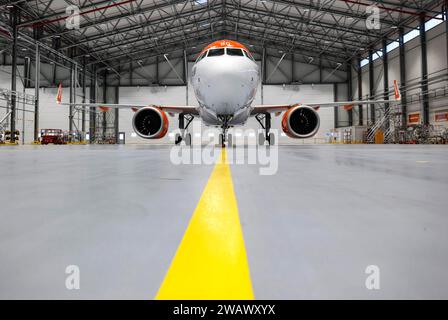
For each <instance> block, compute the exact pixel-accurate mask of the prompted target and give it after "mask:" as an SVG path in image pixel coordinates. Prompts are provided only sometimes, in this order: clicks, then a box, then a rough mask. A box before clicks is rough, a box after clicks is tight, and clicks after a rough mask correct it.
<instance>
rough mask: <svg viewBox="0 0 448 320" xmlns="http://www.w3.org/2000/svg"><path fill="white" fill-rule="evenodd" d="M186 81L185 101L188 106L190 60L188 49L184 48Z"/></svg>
mask: <svg viewBox="0 0 448 320" xmlns="http://www.w3.org/2000/svg"><path fill="white" fill-rule="evenodd" d="M184 83H185V102H186V104H185V105H186V106H188V60H187V51H186V50H184Z"/></svg>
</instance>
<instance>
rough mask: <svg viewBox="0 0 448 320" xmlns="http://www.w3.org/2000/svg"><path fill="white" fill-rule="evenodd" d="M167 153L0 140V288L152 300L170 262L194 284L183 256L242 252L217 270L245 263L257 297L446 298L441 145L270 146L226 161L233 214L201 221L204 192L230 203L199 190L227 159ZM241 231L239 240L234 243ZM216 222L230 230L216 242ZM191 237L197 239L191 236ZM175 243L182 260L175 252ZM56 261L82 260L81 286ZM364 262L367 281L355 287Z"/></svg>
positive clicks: (6, 293)
mask: <svg viewBox="0 0 448 320" xmlns="http://www.w3.org/2000/svg"><path fill="white" fill-rule="evenodd" d="M237 149H238V148H237ZM241 149H243V148H241ZM273 150H274V149H272V150H271V151H272V152H274V151H273ZM170 152H171V148H170V147H168V146H131V145H126V146H45V147H44V146H26V147H25V146H24V147H1V148H0V168H1V184H0V221H1V223H0V257H1V263H0V298H2V299H5V298H30V299H47V298H61V299H77V298H87V299H88V298H100V299H101V298H137V299H153V298H155V297H156V295H157V293H158V292H159V294H160V291H159V290H160V288H161V286H163V285H168V284H167V282H169V281H165V282H164V279H165V280H166V278H165V277H168V276H167V274H169V273H167V271H168V270H171V269H173V268H174V269H176V270H174V271H173V272H172V273H173V274H175V273H176V272H177V274H178V275H179V274H180V275H181V276H182V272H184V274H183V276H184V277H185V278H188V277H193V280H194V281H196V283H198V285H200V284H199V283H200V282H201V279H200V277H201V273H196V274H194V275H192V273H194V271H191V270H190V269H188V268H189V266H188V262H189V261H191V263H192V264H194V263H197V261H201V263H202V264H204V265H205V268H206V269H207V261H209V260H208V259H210V260H213V259H215V260H214V263H219V262H222V263H227V260H232V259H240V260H238V261H239V262H241V264H238V265H237V263H235V264H234V265H228V266H227V265H226V268H227V267H228V268H229V269H225V270H224V271H223V273H222V274H218V275H217V274H215V276H220V277H223V278H224V279H223V280H224V282H229V283H232V281H231V279H230V278H231V277H232V275H234V274H235V273H232V271H229V270H230V269H232V268H235V269H241V270H243V272H242V273H239V274H237V276H238V277H242V278H245V277H246V278H247V279H246V280H247V281H248V283H249V286H251V288H249V289H250V290H253V292H252V293H253V296H254V297H255V298H257V299H305V298H311V299H320V298H336V299H340V298H360V299H371V298H372V299H379V298H385V299H388V298H398V299H400V298H410V299H413V298H424V299H426V298H428V299H429V298H436V299H437V298H445V299H447V298H448V277H447V276H446V266H447V265H448V232H447V230H448V214H447V208H448V196H447V195H448V193H447V191H448V171H447V170H446V168H447V165H448V156H447V154H448V150H447V148H446V146H397V145H382V146H377V145H371V146H365V145H302V146H280V147H279V148H278V170H277V171H276V172H275V174H273V175H260V166H259V165H254V164H232V165H230V168H231V175H232V177H231V181H232V180H233V190H234V194H235V196H236V201H237V205H238V209H237V210H236V212H237V214H236V216H235V219H233V220H232V221H231V222H229V221H225V222H223V223H222V225H221V224H220V223H219V221H214V223H217V224H216V225H213V226H212V227H211V226H210V224H207V223H209V222H210V221H212V220H210V219H211V218H213V217H210V216H207V214H208V215H210V213H209V212H208V211H207V210H211V212H213V210H219V208H213V207H212V206H210V207H207V205H206V204H207V201H224V202H222V203H223V205H225V206H231V205H232V201H231V200H229V198H228V197H227V194H226V193H225V192H227V191H229V190H230V191H231V189H226V190H227V191H223V192H224V193H223V194H224V195H226V196H225V197H222V199H218V200H216V199H214V200H213V199H211V200H210V199H208V198H207V197H205V194H206V193H207V192H206V191H204V190H205V189H207V190H209V191H210V192H212V191H214V190H218V192H217V193H218V194H220V191H219V190H220V189H219V188H220V187H221V186H227V187H229V188H231V185H230V186H229V185H228V184H226V183H227V182H228V181H227V180H226V181H227V182H226V181H224V180H223V181H221V180H220V179H221V178H222V179H227V178H226V177H225V175H226V174H227V173H226V172H227V171H225V168H224V167H222V168H221V169H222V170H221V169H219V167H218V169H219V170H217V167H214V166H213V165H205V164H202V165H200V164H197V165H187V164H181V165H174V164H173V163H172V162H171V161H170ZM231 152H233V150H232V149H228V151H227V153H228V156H230V153H231ZM245 162H247V161H245ZM217 166H218V165H217ZM220 170H221V171H220ZM223 170H224V171H223ZM216 172H218V173H216ZM223 177H224V178H223ZM212 178H213V179H215V180H214V181H215V182H216V183H215V184H213V183H211V182H210V181H211V180H212ZM206 186H207V187H206ZM213 188H218V189H213ZM230 191H229V192H230ZM203 193H204V194H203ZM229 194H230V193H229ZM229 197H230V198H231V195H230V196H229ZM198 203H199V204H200V203H203V204H204V203H205V207H202V209H201V210H202V211H201V210H200V208H199V209H198V207H201V205H198ZM195 208H196V210H195ZM232 210H233V209H232ZM193 212H194V216H195V219H196V221H193V220H195V219H193V218H192V215H193ZM238 217H239V219H238ZM204 221H205V223H204ZM228 223H230V224H228ZM189 224H190V227H188V229H187V226H189ZM192 225H194V226H192ZM235 226H236V227H235ZM240 226H241V228H240ZM201 228H203V230H202V229H201ZM206 228H208V230H205V229H206ZM223 228H224V231H223V230H222V229H223ZM217 230H220V231H217ZM241 230H242V235H244V241H240V242H235V243H234V242H232V241H233V240H232V239H233V238H232V235H231V233H235V234H237V233H238V232H240V231H241ZM202 231H204V232H203V233H202ZM195 232H196V234H195ZM214 232H224V233H223V234H221V236H222V235H224V236H225V237H227V236H228V238H227V240H228V241H224V242H223V243H221V244H217V243H215V242H214V240H215V238H214V234H213V233H214ZM226 232H228V233H229V234H228V235H226ZM187 233H188V234H189V236H187ZM209 235H210V237H209ZM201 236H202V237H203V238H205V239H202V241H205V242H206V244H207V245H206V246H202V245H203V243H202V244H200V245H199V246H195V243H197V242H194V241H198V240H197V239H198V238H201ZM192 239H193V240H192ZM190 240H191V241H190ZM188 241H190V243H187V242H188ZM207 241H208V242H207ZM180 244H182V245H180ZM218 246H222V247H223V248H221V249H217V247H218ZM178 248H179V250H178ZM195 248H196V249H195ZM197 248H202V249H203V250H205V251H207V250H208V251H210V252H201V251H199V252H198V251H197ZM189 249H191V250H196V252H194V253H191V252H189V251H188V250H189ZM182 250H183V251H182ZM220 250H224V251H220ZM225 250H227V251H229V250H230V251H231V252H227V256H224V257H222V256H221V257H217V255H218V254H217V253H221V252H225ZM232 250H235V252H233V251H232ZM176 251H177V254H176ZM179 251H182V252H184V253H185V257H187V258H186V260H184V261H181V262H179V263H177V264H176V263H175V261H176V260H181V259H182V254H180V253H179ZM236 251H238V254H236ZM213 253H215V256H213ZM202 254H203V255H202ZM236 256H237V257H236ZM246 256H247V265H248V267H247V268H248V270H250V275H249V273H247V274H245V273H244V268H245V267H246V265H245V259H246ZM188 259H191V260H188ZM195 259H196V260H195ZM241 259H242V260H241ZM232 261H233V260H232ZM235 261H237V260H235ZM68 265H77V266H79V268H80V289H79V290H67V289H66V287H65V280H66V277H67V274H66V273H65V268H66V266H68ZM173 265H174V266H173ZM369 265H376V266H378V267H379V270H380V284H381V286H380V289H379V290H367V289H366V286H365V281H366V278H367V276H368V275H367V274H366V273H365V269H366V267H367V266H369ZM183 267H185V269H182V268H183ZM190 267H191V266H190ZM209 269H210V270H206V273H207V272H210V273H211V272H213V271H214V270H216V268H215V266H213V265H211V266H210V268H209ZM218 269H219V268H218ZM195 277H196V278H195ZM226 277H227V279H226ZM172 279H175V277H174V278H172ZM162 282H163V285H162ZM180 282H182V281H180ZM238 282H239V281H238ZM243 282H244V281H243ZM173 283H174V284H173ZM173 283H171V285H174V286H176V285H178V284H177V283H176V281H174V282H173ZM179 285H181V284H179ZM208 285H210V283H209V284H208ZM171 289H172V290H173V288H171ZM215 289H216V290H217V291H219V288H215ZM246 289H247V287H246ZM192 290H194V288H192ZM250 290H249V291H250ZM234 291H238V289H235V290H234ZM166 292H167V294H168V295H169V292H170V291H169V290H167V291H166ZM250 295H251V293H250V292H248V295H247V296H242V297H241V298H245V297H247V298H250ZM165 297H167V295H165ZM168 297H169V296H168ZM221 297H222V298H226V297H225V296H221ZM203 298H208V296H206V293H204V296H203Z"/></svg>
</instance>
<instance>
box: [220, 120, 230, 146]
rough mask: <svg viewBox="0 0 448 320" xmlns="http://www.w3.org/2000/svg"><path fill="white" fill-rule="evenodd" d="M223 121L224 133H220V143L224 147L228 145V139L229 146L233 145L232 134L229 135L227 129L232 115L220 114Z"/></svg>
mask: <svg viewBox="0 0 448 320" xmlns="http://www.w3.org/2000/svg"><path fill="white" fill-rule="evenodd" d="M219 118H220V119H221V121H222V125H221V129H222V133H221V134H219V144H220V145H221V147H222V148H225V147H226V141H227V142H228V145H229V147H231V146H232V142H233V141H232V140H233V139H232V135H231V134H229V135H228V136H227V130H228V129H229V122H230V120H232V116H219Z"/></svg>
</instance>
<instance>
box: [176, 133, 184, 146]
mask: <svg viewBox="0 0 448 320" xmlns="http://www.w3.org/2000/svg"><path fill="white" fill-rule="evenodd" d="M181 141H182V136H181V135H180V134H179V133H176V135H175V136H174V144H176V145H177V144H179V143H180V142H181Z"/></svg>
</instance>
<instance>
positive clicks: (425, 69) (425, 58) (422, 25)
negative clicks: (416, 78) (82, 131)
mask: <svg viewBox="0 0 448 320" xmlns="http://www.w3.org/2000/svg"><path fill="white" fill-rule="evenodd" d="M425 22H426V21H425V15H423V14H422V15H421V16H420V48H421V52H422V82H421V88H422V89H421V95H422V115H423V116H422V120H423V124H425V125H427V124H429V96H428V55H427V50H426V30H425Z"/></svg>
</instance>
